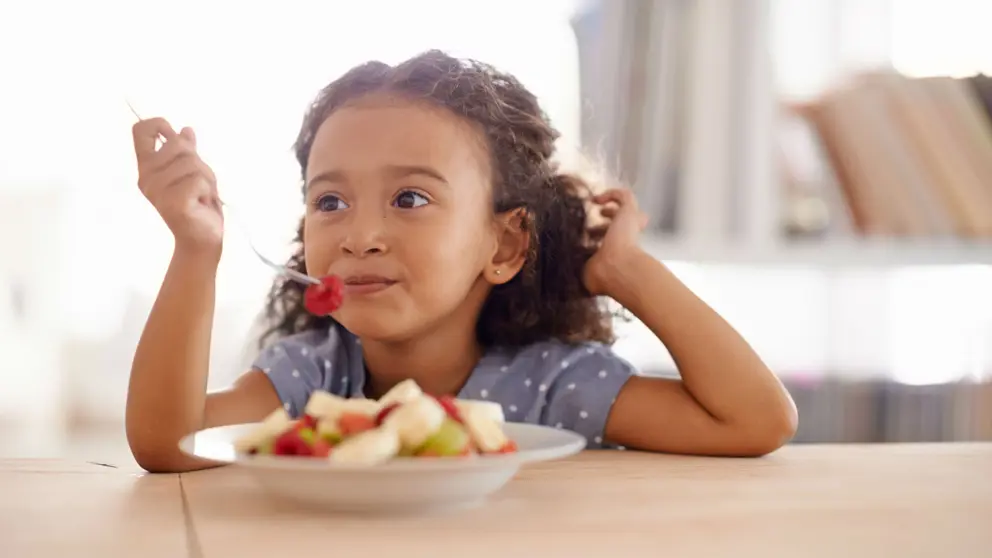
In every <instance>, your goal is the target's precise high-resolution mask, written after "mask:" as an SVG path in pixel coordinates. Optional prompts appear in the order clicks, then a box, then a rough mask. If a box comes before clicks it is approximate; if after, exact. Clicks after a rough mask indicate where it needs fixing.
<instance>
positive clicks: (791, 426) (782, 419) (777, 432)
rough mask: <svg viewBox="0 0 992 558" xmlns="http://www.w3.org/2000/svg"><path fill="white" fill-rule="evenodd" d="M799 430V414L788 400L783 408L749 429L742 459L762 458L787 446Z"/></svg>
mask: <svg viewBox="0 0 992 558" xmlns="http://www.w3.org/2000/svg"><path fill="white" fill-rule="evenodd" d="M798 429H799V412H798V411H797V410H796V406H795V404H793V403H792V401H791V399H790V400H789V404H788V405H784V406H783V408H781V409H777V410H774V411H770V412H769V413H767V414H766V416H765V418H764V420H763V421H761V422H760V423H759V424H756V425H754V426H753V427H752V428H750V429H749V431H750V436H748V443H747V447H746V448H744V451H743V452H742V457H763V456H765V455H768V454H770V453H773V452H775V451H777V450H778V449H780V448H781V447H782V446H784V445H786V444H788V443H789V442H790V441H792V439H793V438H794V437H795V435H796V430H798Z"/></svg>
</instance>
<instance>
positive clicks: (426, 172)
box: [307, 165, 448, 190]
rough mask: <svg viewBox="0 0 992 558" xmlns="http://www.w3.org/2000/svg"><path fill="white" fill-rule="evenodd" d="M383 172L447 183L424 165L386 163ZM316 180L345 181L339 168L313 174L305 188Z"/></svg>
mask: <svg viewBox="0 0 992 558" xmlns="http://www.w3.org/2000/svg"><path fill="white" fill-rule="evenodd" d="M385 174H387V175H388V176H389V177H391V178H406V177H408V176H415V175H419V176H426V177H428V178H430V179H432V180H435V181H437V182H440V183H441V184H444V185H447V184H448V180H447V179H445V178H444V176H443V175H442V174H441V173H440V172H438V171H436V170H434V169H432V168H431V167H425V166H420V165H387V166H386V170H385ZM317 182H331V183H338V182H345V176H344V172H342V171H339V170H329V171H324V172H322V173H319V174H317V175H315V176H314V177H313V178H311V179H310V180H309V181H307V189H308V190H309V189H310V187H312V186H313V185H314V184H315V183H317Z"/></svg>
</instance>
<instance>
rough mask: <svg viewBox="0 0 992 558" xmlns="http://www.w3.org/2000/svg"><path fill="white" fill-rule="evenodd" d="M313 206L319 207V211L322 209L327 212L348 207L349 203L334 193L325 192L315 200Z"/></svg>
mask: <svg viewBox="0 0 992 558" xmlns="http://www.w3.org/2000/svg"><path fill="white" fill-rule="evenodd" d="M313 206H314V207H315V208H316V209H317V211H322V212H325V213H330V212H332V211H340V210H342V209H348V204H346V203H344V201H343V200H342V199H341V198H339V197H337V196H335V195H334V194H324V195H322V196H320V197H319V198H317V199H316V200H314V202H313Z"/></svg>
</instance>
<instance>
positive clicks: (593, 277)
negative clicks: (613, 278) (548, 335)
mask: <svg viewBox="0 0 992 558" xmlns="http://www.w3.org/2000/svg"><path fill="white" fill-rule="evenodd" d="M592 201H593V202H594V203H597V204H599V205H601V206H602V209H601V210H600V214H601V215H602V216H603V217H604V218H605V219H606V222H605V223H603V224H601V225H596V226H594V227H591V228H590V229H589V236H590V237H591V240H593V241H595V242H597V243H598V244H599V248H598V249H597V250H596V253H595V254H593V256H592V257H591V258H589V261H588V262H587V263H586V266H585V269H584V271H583V281H584V283H585V286H586V289H587V290H588V291H589V292H590V293H592V294H593V295H607V294H609V293H607V292H606V291H607V288H606V284H607V282H608V281H609V278H610V275H611V274H615V273H616V271H617V269H619V268H620V267H621V264H622V263H623V261H624V260H625V259H628V258H630V257H632V256H634V255H636V254H637V253H638V252H639V251H640V244H639V242H638V239H639V237H640V234H641V231H643V230H644V227H646V226H647V224H648V216H647V215H646V214H645V213H644V212H642V211H641V210H640V208H639V207H638V205H637V198H636V197H634V193H633V192H632V191H630V190H628V189H626V188H615V189H612V190H607V191H606V192H603V193H602V194H599V195H597V196H594V197H593V198H592Z"/></svg>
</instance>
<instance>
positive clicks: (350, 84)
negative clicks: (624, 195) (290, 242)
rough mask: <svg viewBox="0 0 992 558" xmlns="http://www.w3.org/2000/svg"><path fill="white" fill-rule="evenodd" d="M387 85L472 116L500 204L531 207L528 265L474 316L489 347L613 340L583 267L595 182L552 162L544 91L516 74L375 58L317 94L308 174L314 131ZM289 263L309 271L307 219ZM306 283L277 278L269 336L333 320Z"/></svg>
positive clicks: (589, 250)
mask: <svg viewBox="0 0 992 558" xmlns="http://www.w3.org/2000/svg"><path fill="white" fill-rule="evenodd" d="M372 93H387V94H394V95H398V96H402V97H405V98H408V99H411V100H414V101H427V102H430V103H432V104H434V105H436V106H441V107H444V108H446V109H448V110H450V111H451V112H453V113H454V114H457V115H459V116H461V117H462V118H465V119H467V120H468V121H469V122H471V123H473V124H474V125H475V127H476V128H477V129H478V130H480V131H481V132H482V134H483V135H484V136H485V140H486V143H487V145H488V147H489V152H490V155H491V157H492V163H493V164H492V168H493V176H492V192H493V211H494V212H495V213H502V212H506V211H511V210H515V209H520V208H522V209H524V210H525V212H524V215H525V219H524V220H523V226H524V227H525V228H526V230H528V232H529V234H530V235H531V242H530V250H529V253H528V254H527V257H526V262H525V264H524V267H523V269H522V270H521V272H520V273H519V274H517V276H516V277H514V278H513V279H511V280H510V281H508V282H507V283H505V284H503V285H498V286H495V287H494V288H493V289H492V291H491V292H490V294H489V297H488V299H487V300H486V302H485V303H484V305H483V308H482V312H481V314H480V316H479V319H478V323H477V326H476V333H477V338H478V340H479V342H480V344H482V345H483V346H484V347H492V346H502V347H513V346H521V345H527V344H531V343H534V342H538V341H545V340H549V339H557V340H560V341H563V342H566V343H575V342H582V341H599V342H603V343H612V342H613V341H614V335H613V326H612V318H613V316H612V314H611V313H610V312H609V311H608V310H607V309H606V307H605V306H604V305H603V304H602V303H601V302H600V301H599V300H597V299H596V298H595V297H593V296H591V295H590V294H589V292H588V291H587V290H586V289H585V287H584V285H583V282H582V276H583V268H584V266H585V264H586V262H587V261H588V259H589V258H590V256H591V255H592V254H593V253H594V252H595V250H596V248H597V246H596V244H595V242H593V241H591V240H590V239H589V237H588V235H587V232H586V226H587V222H586V206H585V202H586V200H587V199H588V197H589V195H590V192H591V190H590V187H589V185H588V184H587V183H586V182H585V181H583V180H582V179H581V178H579V177H578V176H575V175H571V174H566V173H562V172H559V169H558V168H557V165H556V164H554V163H553V162H552V155H553V152H554V144H555V140H556V139H557V138H558V136H559V134H558V131H557V130H555V128H553V127H552V126H551V124H550V122H549V120H548V118H547V116H546V115H545V113H544V112H543V110H542V109H541V107H540V105H539V104H538V101H537V98H536V97H535V96H534V95H533V94H532V93H531V92H530V91H528V90H527V89H526V88H525V87H524V86H523V85H522V84H521V83H520V82H519V81H518V80H517V79H516V78H514V77H513V76H511V75H508V74H505V73H502V72H499V71H497V70H496V69H495V68H493V67H492V66H489V65H487V64H483V63H481V62H478V61H475V60H466V59H459V58H454V57H451V56H449V55H447V54H445V53H443V52H440V51H436V50H432V51H428V52H425V53H423V54H420V55H418V56H416V57H414V58H411V59H409V60H407V61H405V62H403V63H401V64H399V65H397V66H389V65H387V64H384V63H382V62H368V63H366V64H362V65H360V66H357V67H355V68H353V69H351V70H350V71H348V72H347V73H345V74H344V75H343V76H341V77H340V78H339V79H337V80H335V81H334V82H332V83H331V84H330V85H328V86H326V87H325V88H324V89H323V90H321V92H320V93H319V95H318V96H317V98H316V99H315V100H314V102H313V103H312V104H311V106H310V108H309V110H308V111H307V113H306V116H305V117H304V119H303V126H302V129H301V130H300V134H299V136H298V138H297V140H296V144H295V145H294V148H295V151H296V158H297V160H298V161H299V163H300V169H301V172H302V176H303V178H304V180H305V179H306V172H307V161H308V159H309V156H310V150H311V148H312V147H313V141H314V136H315V135H316V133H317V130H318V128H319V127H320V125H321V124H322V123H323V122H324V121H325V120H326V119H327V117H328V116H330V114H331V113H332V112H333V111H335V110H337V109H338V108H341V107H342V106H344V105H345V104H346V103H348V102H349V101H352V100H354V99H357V98H359V97H361V96H364V95H368V94H372ZM295 245H296V250H295V253H294V254H293V255H292V256H291V257H290V258H289V267H291V268H292V269H295V270H297V271H300V272H303V273H306V265H305V262H304V257H303V224H302V222H301V224H300V226H299V229H298V231H297V236H296V239H295ZM303 291H304V287H303V286H302V285H299V284H297V283H296V282H293V281H289V280H286V279H285V278H282V277H280V278H277V279H276V281H275V283H274V284H273V286H272V289H271V292H270V293H269V297H268V303H267V308H266V314H267V316H268V318H270V319H271V320H273V323H274V326H273V327H272V329H270V330H269V331H268V332H267V333H266V334H265V335H263V337H262V341H263V342H264V340H265V339H267V338H268V337H269V336H270V335H278V336H282V335H291V334H294V333H299V332H302V331H306V330H310V329H316V328H326V327H329V326H330V325H331V324H332V323H333V320H332V319H331V318H330V317H326V316H325V317H317V316H314V315H312V314H310V313H309V312H307V311H306V309H305V308H304V306H303Z"/></svg>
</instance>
